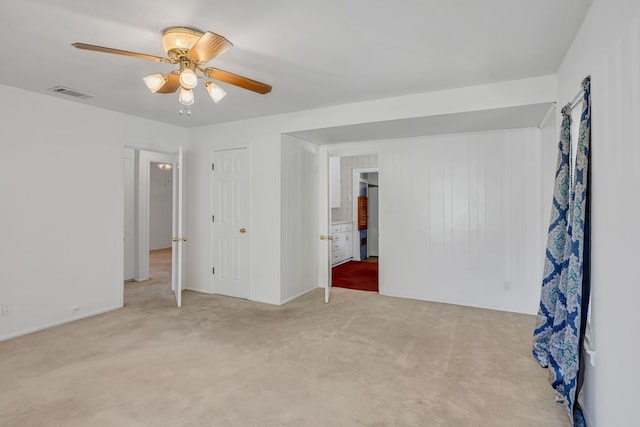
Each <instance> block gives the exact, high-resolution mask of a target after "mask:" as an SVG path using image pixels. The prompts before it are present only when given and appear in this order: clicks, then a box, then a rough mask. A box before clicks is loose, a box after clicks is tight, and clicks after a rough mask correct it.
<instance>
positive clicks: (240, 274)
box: [211, 148, 250, 298]
mask: <svg viewBox="0 0 640 427" xmlns="http://www.w3.org/2000/svg"><path fill="white" fill-rule="evenodd" d="M212 158H213V163H212V164H213V165H214V166H213V167H212V211H213V212H212V215H213V217H212V220H213V233H212V235H213V243H212V245H211V247H212V248H213V270H212V274H213V289H214V292H215V293H217V294H221V295H228V296H233V297H238V298H248V297H249V233H250V230H249V224H248V218H249V215H248V213H249V155H248V149H246V148H239V149H234V150H224V151H214V152H213V156H212Z"/></svg>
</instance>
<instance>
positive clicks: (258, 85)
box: [204, 68, 271, 95]
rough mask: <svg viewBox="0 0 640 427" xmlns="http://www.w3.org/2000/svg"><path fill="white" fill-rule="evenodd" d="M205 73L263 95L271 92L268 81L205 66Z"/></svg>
mask: <svg viewBox="0 0 640 427" xmlns="http://www.w3.org/2000/svg"><path fill="white" fill-rule="evenodd" d="M204 74H205V75H206V76H207V77H211V78H212V79H214V80H220V81H221V82H225V83H229V84H231V85H234V86H238V87H241V88H243V89H249V90H252V91H254V92H257V93H261V94H263V95H264V94H266V93H269V92H271V86H270V85H268V84H266V83H262V82H259V81H257V80H252V79H249V78H247V77H242V76H239V75H237V74H233V73H230V72H228V71H224V70H220V69H218V68H205V69H204Z"/></svg>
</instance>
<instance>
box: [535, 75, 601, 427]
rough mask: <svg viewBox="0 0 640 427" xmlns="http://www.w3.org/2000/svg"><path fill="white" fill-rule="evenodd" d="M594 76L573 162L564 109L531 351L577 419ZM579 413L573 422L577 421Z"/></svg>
mask: <svg viewBox="0 0 640 427" xmlns="http://www.w3.org/2000/svg"><path fill="white" fill-rule="evenodd" d="M590 83H591V79H590V77H587V78H586V79H584V81H583V82H582V87H583V91H584V95H583V100H582V115H581V118H580V132H579V138H578V147H577V153H576V162H575V165H574V166H573V167H572V165H571V105H570V104H569V105H567V106H565V107H564V108H563V109H562V124H561V129H560V142H559V144H558V148H559V152H558V166H557V168H556V179H555V188H554V195H553V206H552V210H551V224H550V226H549V233H548V237H547V251H546V259H545V267H544V278H543V280H542V292H541V296H540V309H539V310H538V317H537V323H536V329H535V331H534V336H533V355H534V357H535V358H536V360H538V362H539V363H540V365H542V366H543V367H549V381H550V382H551V385H552V386H553V388H554V389H555V390H556V395H557V401H558V402H561V403H563V404H564V405H565V407H566V408H567V411H568V413H569V417H570V418H571V419H572V421H574V413H575V412H574V411H575V410H576V406H575V399H576V396H577V389H578V382H579V379H580V378H579V372H580V351H581V348H582V340H583V337H584V327H585V321H586V309H587V304H588V302H589V293H590V277H589V276H590V274H589V246H590V244H589V242H590V239H589V229H590V221H589V214H588V211H589V187H588V183H589V180H588V176H589V173H588V170H589V145H590V142H591V87H590ZM578 418H579V417H576V419H575V422H576V423H578V422H579V421H578Z"/></svg>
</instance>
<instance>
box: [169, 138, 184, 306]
mask: <svg viewBox="0 0 640 427" xmlns="http://www.w3.org/2000/svg"><path fill="white" fill-rule="evenodd" d="M173 170H174V178H177V179H174V181H173V182H174V189H175V191H174V213H175V214H174V217H173V218H174V222H173V223H174V226H173V229H174V231H175V232H174V234H173V236H174V237H173V239H172V240H173V245H172V246H173V247H172V257H173V260H172V261H173V265H172V273H173V276H172V279H173V280H174V286H173V288H174V291H175V294H176V304H177V306H178V307H182V289H183V283H182V279H183V277H182V274H183V273H182V263H183V258H184V243H185V242H186V241H187V239H186V238H185V237H184V230H183V220H182V208H183V206H182V203H183V199H184V197H183V189H184V185H183V176H184V158H183V155H182V147H178V164H177V167H175V168H174V169H173ZM176 181H177V182H176Z"/></svg>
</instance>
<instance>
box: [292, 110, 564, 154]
mask: <svg viewBox="0 0 640 427" xmlns="http://www.w3.org/2000/svg"><path fill="white" fill-rule="evenodd" d="M554 105H555V104H554V103H552V102H547V103H540V104H531V105H521V106H517V107H507V108H495V109H491V110H482V111H470V112H465V113H455V114H443V115H438V116H428V117H415V118H410V119H400V120H386V121H380V122H373V123H359V124H355V125H347V126H337V127H330V128H323V129H311V130H305V131H299V132H291V133H289V135H292V136H295V137H296V138H300V139H303V140H305V141H309V142H312V143H314V144H320V145H322V144H339V143H344V142H364V141H376V140H385V139H399V138H411V137H416V136H428V135H443V134H452V133H464V132H482V131H491V130H502V129H517V128H530V127H537V126H539V125H540V123H542V121H543V120H544V119H545V117H546V115H547V114H548V113H549V110H550V109H551V108H552V107H553V106H554Z"/></svg>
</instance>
